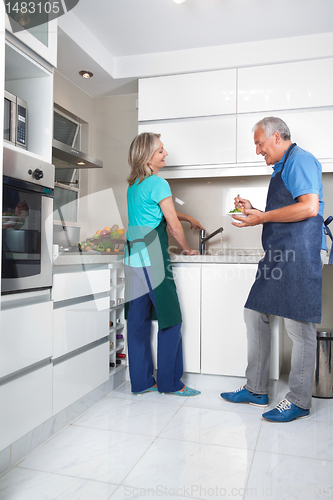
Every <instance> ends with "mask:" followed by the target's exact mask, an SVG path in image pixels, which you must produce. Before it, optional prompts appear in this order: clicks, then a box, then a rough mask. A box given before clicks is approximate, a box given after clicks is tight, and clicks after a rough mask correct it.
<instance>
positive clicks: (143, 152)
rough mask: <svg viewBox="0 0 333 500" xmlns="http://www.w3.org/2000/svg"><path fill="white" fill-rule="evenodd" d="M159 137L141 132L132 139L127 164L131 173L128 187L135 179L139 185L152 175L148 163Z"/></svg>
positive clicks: (158, 135)
mask: <svg viewBox="0 0 333 500" xmlns="http://www.w3.org/2000/svg"><path fill="white" fill-rule="evenodd" d="M160 137H161V134H153V133H152V132H143V133H142V134H140V135H137V136H136V137H135V138H134V139H133V141H132V144H131V145H130V148H129V152H128V163H129V165H130V167H131V173H130V175H129V177H128V179H127V182H128V184H129V185H130V186H132V185H133V184H134V183H135V181H136V180H137V179H139V184H140V182H142V181H143V180H144V179H145V178H146V177H149V176H150V175H152V173H153V172H152V171H151V169H150V168H149V167H148V162H149V161H150V159H151V157H152V156H153V154H154V153H155V151H156V150H157V149H158V148H159V145H160V143H159V139H160Z"/></svg>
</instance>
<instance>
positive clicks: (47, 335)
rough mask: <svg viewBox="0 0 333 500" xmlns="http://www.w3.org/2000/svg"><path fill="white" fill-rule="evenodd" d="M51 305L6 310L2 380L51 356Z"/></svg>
mask: <svg viewBox="0 0 333 500" xmlns="http://www.w3.org/2000/svg"><path fill="white" fill-rule="evenodd" d="M52 315H53V305H52V302H51V301H48V302H44V303H43V302H42V303H38V304H29V305H25V306H17V305H16V307H15V303H13V307H10V308H6V309H5V308H4V305H3V310H2V311H1V315H0V319H1V324H0V327H1V328H0V378H1V377H5V376H6V375H9V374H10V373H13V372H16V371H19V370H21V369H23V368H26V367H28V366H30V365H33V364H34V363H38V362H39V361H43V360H44V359H46V358H51V356H52Z"/></svg>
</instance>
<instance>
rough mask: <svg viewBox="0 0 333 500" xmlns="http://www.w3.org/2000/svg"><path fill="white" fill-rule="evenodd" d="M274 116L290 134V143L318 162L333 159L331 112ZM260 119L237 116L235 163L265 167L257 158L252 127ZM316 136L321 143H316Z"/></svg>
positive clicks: (279, 112)
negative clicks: (285, 125)
mask: <svg viewBox="0 0 333 500" xmlns="http://www.w3.org/2000/svg"><path fill="white" fill-rule="evenodd" d="M274 116H277V117H278V118H281V119H282V120H284V121H285V122H286V123H287V125H288V127H289V129H290V132H291V139H292V141H293V142H296V143H297V144H298V145H299V146H300V147H301V148H303V149H305V150H307V151H309V152H310V153H312V154H313V155H314V156H315V157H316V158H318V159H319V160H325V159H332V158H333V142H332V140H331V138H332V135H333V109H322V110H317V109H314V110H311V109H304V110H294V111H278V112H276V113H274ZM261 118H263V114H262V113H249V114H244V115H239V116H238V119H237V163H238V164H239V163H243V162H245V163H258V164H263V165H266V163H265V160H264V159H263V157H262V156H261V155H259V156H257V155H256V150H255V146H254V142H253V132H252V128H253V126H254V125H255V124H256V123H257V122H258V121H259V120H260V119H261ZM318 134H319V136H320V140H318Z"/></svg>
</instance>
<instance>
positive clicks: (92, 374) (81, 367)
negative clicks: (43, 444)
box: [53, 342, 109, 415]
mask: <svg viewBox="0 0 333 500" xmlns="http://www.w3.org/2000/svg"><path fill="white" fill-rule="evenodd" d="M108 356H109V345H108V343H107V342H106V343H104V344H102V345H99V346H97V347H94V348H92V349H89V350H87V351H85V352H83V353H81V354H78V355H77V356H73V357H72V358H70V359H67V360H65V361H62V362H61V363H55V364H54V366H53V415H56V414H57V413H58V412H59V411H61V410H63V409H64V408H67V406H69V405H70V404H72V403H74V401H77V400H78V399H80V398H81V397H83V396H85V395H86V394H88V393H89V392H91V391H92V390H94V389H96V388H97V387H99V386H100V385H102V384H103V383H104V382H106V381H107V380H108V379H109V367H108Z"/></svg>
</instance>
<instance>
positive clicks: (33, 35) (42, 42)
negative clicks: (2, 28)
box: [6, 2, 61, 67]
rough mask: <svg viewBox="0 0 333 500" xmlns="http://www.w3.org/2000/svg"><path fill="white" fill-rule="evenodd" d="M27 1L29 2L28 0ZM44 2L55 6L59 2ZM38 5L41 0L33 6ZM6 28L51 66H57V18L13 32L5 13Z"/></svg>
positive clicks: (40, 3)
mask: <svg viewBox="0 0 333 500" xmlns="http://www.w3.org/2000/svg"><path fill="white" fill-rule="evenodd" d="M27 3H28V4H29V2H27ZM31 3H32V2H31ZM44 3H45V2H44ZM20 4H23V2H19V5H20ZM46 4H48V5H49V6H53V5H54V6H55V7H57V6H58V5H59V4H61V2H46ZM29 5H30V4H29ZM38 5H41V6H43V2H39V4H38V3H37V2H36V3H35V7H36V8H38ZM13 6H14V2H11V8H13ZM6 30H8V31H9V32H10V33H11V34H13V36H14V37H15V38H17V40H19V41H20V42H22V43H24V44H25V45H26V46H27V47H29V48H30V49H32V50H33V51H34V52H35V53H36V54H38V55H39V56H40V57H42V58H43V59H45V60H46V61H47V62H48V63H49V64H51V66H54V67H56V66H57V35H58V23H57V19H53V20H51V21H49V22H47V23H44V24H41V25H40V26H36V27H35V28H32V29H30V30H29V29H24V30H21V31H18V32H16V33H13V31H12V26H11V23H10V21H9V17H8V16H7V15H6Z"/></svg>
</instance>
